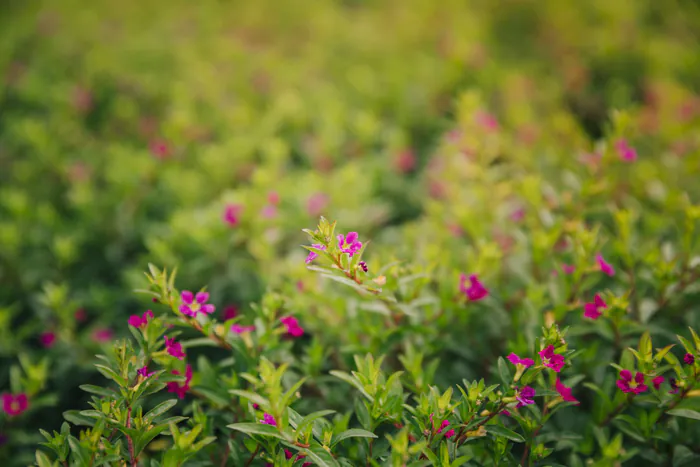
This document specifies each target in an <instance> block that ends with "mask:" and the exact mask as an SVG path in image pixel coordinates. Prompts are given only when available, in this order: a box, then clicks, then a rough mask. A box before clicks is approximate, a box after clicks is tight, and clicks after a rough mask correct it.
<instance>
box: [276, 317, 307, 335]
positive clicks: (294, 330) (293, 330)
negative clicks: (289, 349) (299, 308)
mask: <svg viewBox="0 0 700 467" xmlns="http://www.w3.org/2000/svg"><path fill="white" fill-rule="evenodd" d="M280 322H281V323H282V325H283V326H284V327H285V328H286V330H287V334H288V335H290V336H292V337H301V336H303V335H304V329H303V328H302V327H301V326H300V325H299V321H297V319H296V318H295V317H293V316H284V317H282V318H280Z"/></svg>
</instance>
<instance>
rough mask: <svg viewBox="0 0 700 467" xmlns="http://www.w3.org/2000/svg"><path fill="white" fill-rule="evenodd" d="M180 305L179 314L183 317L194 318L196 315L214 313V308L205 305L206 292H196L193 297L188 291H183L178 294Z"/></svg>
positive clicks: (207, 297) (207, 304)
mask: <svg viewBox="0 0 700 467" xmlns="http://www.w3.org/2000/svg"><path fill="white" fill-rule="evenodd" d="M180 298H181V299H182V304H181V305H180V313H182V314H183V315H185V316H189V317H192V318H194V317H195V316H197V313H206V314H212V313H214V311H216V307H215V306H214V305H212V304H209V303H207V301H208V300H209V293H208V292H198V293H197V295H194V294H193V293H192V292H190V291H189V290H183V291H182V293H181V294H180Z"/></svg>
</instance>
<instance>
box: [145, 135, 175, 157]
mask: <svg viewBox="0 0 700 467" xmlns="http://www.w3.org/2000/svg"><path fill="white" fill-rule="evenodd" d="M148 148H149V149H150V151H151V154H153V156H154V157H155V158H156V159H160V160H163V159H167V158H168V157H170V152H171V151H170V145H169V144H168V142H167V141H165V140H164V139H161V138H154V139H152V140H151V142H150V143H149V145H148Z"/></svg>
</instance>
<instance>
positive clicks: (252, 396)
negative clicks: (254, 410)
mask: <svg viewBox="0 0 700 467" xmlns="http://www.w3.org/2000/svg"><path fill="white" fill-rule="evenodd" d="M229 392H230V393H231V394H233V395H234V396H238V397H242V398H244V399H248V400H249V401H250V402H252V403H254V404H258V405H261V406H268V405H269V402H268V400H267V399H265V398H264V397H262V396H261V395H259V394H256V393H254V392H251V391H243V390H241V389H231V390H230V391H229Z"/></svg>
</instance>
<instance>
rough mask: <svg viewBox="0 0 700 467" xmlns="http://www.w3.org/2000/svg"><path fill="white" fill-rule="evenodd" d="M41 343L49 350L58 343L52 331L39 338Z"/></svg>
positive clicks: (42, 334)
mask: <svg viewBox="0 0 700 467" xmlns="http://www.w3.org/2000/svg"><path fill="white" fill-rule="evenodd" d="M39 342H41V345H43V346H44V347H46V348H47V349H49V348H51V347H53V344H54V343H55V342H56V334H55V333H54V332H52V331H47V332H43V333H41V335H40V336H39Z"/></svg>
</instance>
